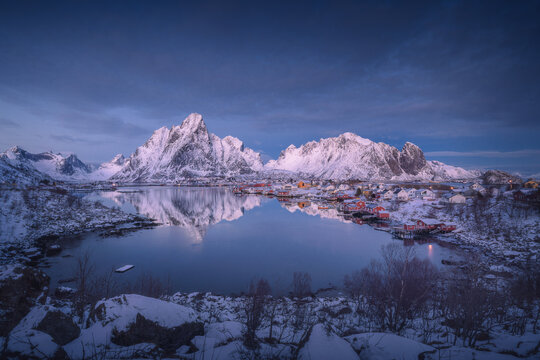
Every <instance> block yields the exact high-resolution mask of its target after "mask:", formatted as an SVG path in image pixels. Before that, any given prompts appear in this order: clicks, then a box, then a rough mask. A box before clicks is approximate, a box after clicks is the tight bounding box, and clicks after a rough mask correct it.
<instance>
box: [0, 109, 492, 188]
mask: <svg viewBox="0 0 540 360" xmlns="http://www.w3.org/2000/svg"><path fill="white" fill-rule="evenodd" d="M0 158H2V159H4V160H3V163H2V164H1V172H0V175H2V174H3V175H2V176H3V177H4V178H5V179H8V178H13V179H15V178H17V179H21V178H23V177H25V176H26V177H28V178H29V179H42V178H43V177H44V176H45V177H50V178H53V179H56V180H63V181H81V182H83V181H86V182H90V181H99V180H111V181H121V182H149V183H151V182H174V181H178V180H181V179H185V178H190V177H208V176H234V177H237V176H254V177H268V178H290V177H297V178H300V177H307V178H319V179H334V180H347V179H358V180H397V181H411V180H423V181H426V180H458V179H459V180H461V179H475V178H478V177H480V176H481V175H482V173H481V172H480V171H470V170H465V169H462V168H459V167H455V166H450V165H446V164H443V163H441V162H439V161H428V160H426V158H425V157H424V153H423V152H422V150H421V149H420V148H419V147H418V146H416V145H414V144H412V143H410V142H407V143H405V145H404V146H403V148H402V149H401V150H398V149H397V148H395V147H393V146H391V145H388V144H385V143H382V142H379V143H376V142H373V141H371V140H369V139H365V138H362V137H360V136H358V135H356V134H353V133H349V132H348V133H344V134H341V135H339V136H337V137H333V138H326V139H320V140H319V141H310V142H308V143H306V144H304V145H302V146H300V147H298V148H297V147H295V146H294V145H291V146H289V147H288V148H287V149H285V150H283V151H282V152H281V154H280V155H279V157H278V159H276V160H270V161H269V162H268V163H267V164H266V165H264V166H263V163H262V161H261V156H260V154H259V153H257V152H255V151H253V150H252V149H250V148H248V147H245V146H244V144H243V142H242V141H240V140H239V139H237V138H235V137H232V136H226V137H224V138H223V139H221V138H219V137H218V136H216V135H214V134H212V133H209V132H208V129H207V128H206V124H205V123H204V121H203V118H202V116H201V115H200V114H196V113H193V114H190V115H189V116H188V117H187V118H186V119H185V120H184V121H183V122H182V124H181V125H178V126H173V127H171V128H170V129H169V128H167V127H162V128H160V129H158V130H156V131H154V133H153V134H152V136H151V137H150V138H149V139H148V140H147V141H146V142H145V143H144V144H143V145H141V146H140V147H138V148H137V149H136V151H135V152H134V153H133V154H132V155H131V156H130V157H129V158H127V159H126V158H124V156H123V155H121V154H118V155H116V156H115V157H114V158H113V159H112V160H111V161H109V162H106V163H103V164H101V165H100V166H99V167H98V168H97V169H96V168H95V167H93V166H91V165H88V164H85V163H83V162H82V161H81V160H79V159H78V158H77V156H76V155H74V154H68V155H63V154H54V153H52V152H44V153H40V154H31V153H29V152H27V151H25V150H23V149H21V148H20V147H13V148H11V149H9V150H7V151H6V152H4V153H3V154H0ZM495 177H496V174H495V175H493V176H491V177H490V179H491V178H495ZM0 180H1V178H0ZM31 181H33V180H31ZM487 181H491V180H489V179H488V180H487ZM494 181H495V180H494ZM497 181H498V180H497Z"/></svg>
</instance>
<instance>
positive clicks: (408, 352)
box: [346, 333, 435, 360]
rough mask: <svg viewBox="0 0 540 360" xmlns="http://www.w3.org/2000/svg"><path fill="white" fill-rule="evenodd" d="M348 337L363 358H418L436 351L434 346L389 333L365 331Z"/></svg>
mask: <svg viewBox="0 0 540 360" xmlns="http://www.w3.org/2000/svg"><path fill="white" fill-rule="evenodd" d="M346 339H347V341H349V343H350V344H351V345H352V347H353V348H354V349H355V350H356V351H359V352H360V358H362V359H373V360H379V359H380V360H416V359H420V354H422V353H429V352H435V348H434V347H432V346H429V345H425V344H422V343H420V342H418V341H414V340H411V339H407V338H405V337H402V336H398V335H395V334H389V333H365V334H358V335H351V336H348V337H347V338H346Z"/></svg>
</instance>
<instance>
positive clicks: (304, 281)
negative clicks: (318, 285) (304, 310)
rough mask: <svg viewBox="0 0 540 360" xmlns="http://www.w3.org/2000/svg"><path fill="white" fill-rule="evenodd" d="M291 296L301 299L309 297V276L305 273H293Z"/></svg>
mask: <svg viewBox="0 0 540 360" xmlns="http://www.w3.org/2000/svg"><path fill="white" fill-rule="evenodd" d="M292 288H293V289H292V296H293V297H298V298H303V297H306V296H310V295H311V275H309V274H308V273H307V272H295V273H294V274H293V282H292Z"/></svg>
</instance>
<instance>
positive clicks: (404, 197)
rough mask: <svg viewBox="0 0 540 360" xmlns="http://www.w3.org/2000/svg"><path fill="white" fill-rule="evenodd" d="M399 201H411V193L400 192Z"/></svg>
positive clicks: (398, 194)
mask: <svg viewBox="0 0 540 360" xmlns="http://www.w3.org/2000/svg"><path fill="white" fill-rule="evenodd" d="M397 199H398V200H399V201H407V200H409V193H408V192H407V191H405V190H401V191H400V192H398V193H397Z"/></svg>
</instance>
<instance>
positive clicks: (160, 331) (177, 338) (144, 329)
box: [111, 314, 204, 354]
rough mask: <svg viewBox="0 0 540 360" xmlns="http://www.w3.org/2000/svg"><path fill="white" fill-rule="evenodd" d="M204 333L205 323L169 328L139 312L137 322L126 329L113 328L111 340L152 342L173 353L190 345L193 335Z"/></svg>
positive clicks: (116, 342)
mask: <svg viewBox="0 0 540 360" xmlns="http://www.w3.org/2000/svg"><path fill="white" fill-rule="evenodd" d="M203 334H204V325H203V324H202V323H200V322H188V323H184V324H182V325H180V326H176V327H172V328H167V327H164V326H161V325H159V323H157V322H154V321H151V320H148V319H146V318H145V317H144V316H142V315H141V314H137V317H136V319H135V322H133V323H131V324H130V325H129V326H128V328H127V329H126V330H125V331H118V330H116V329H113V332H112V339H111V341H112V342H113V343H114V344H116V345H120V346H132V345H135V344H139V343H152V344H156V345H158V346H159V347H160V348H162V349H163V350H164V351H165V352H166V353H167V354H173V353H174V352H175V351H176V349H177V348H179V347H180V346H182V345H188V344H189V343H190V341H191V339H193V337H195V336H197V335H203Z"/></svg>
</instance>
